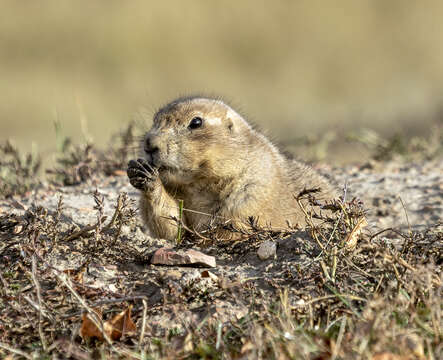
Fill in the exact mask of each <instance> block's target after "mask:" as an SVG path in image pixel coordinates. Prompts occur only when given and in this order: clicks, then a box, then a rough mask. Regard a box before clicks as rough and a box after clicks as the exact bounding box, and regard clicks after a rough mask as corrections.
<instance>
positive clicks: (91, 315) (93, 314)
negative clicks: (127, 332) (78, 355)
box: [53, 272, 116, 350]
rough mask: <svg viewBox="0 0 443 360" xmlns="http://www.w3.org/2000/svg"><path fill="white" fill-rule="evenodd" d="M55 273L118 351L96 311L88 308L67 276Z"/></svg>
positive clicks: (107, 340) (109, 343)
mask: <svg viewBox="0 0 443 360" xmlns="http://www.w3.org/2000/svg"><path fill="white" fill-rule="evenodd" d="M53 273H54V275H55V276H56V277H57V279H59V280H60V281H61V282H62V283H63V284H64V285H65V286H66V287H67V288H68V289H69V291H70V292H71V293H72V295H74V297H75V298H76V299H77V300H78V301H79V302H80V304H81V305H82V306H83V308H84V309H86V311H87V312H88V314H89V318H90V319H91V321H92V322H93V323H94V325H95V326H96V327H97V329H100V331H101V332H102V334H103V338H104V339H105V340H106V342H107V343H108V345H110V346H111V348H112V349H113V350H116V349H115V347H114V346H113V345H112V341H111V339H110V338H109V336H108V335H107V334H106V333H105V331H104V328H103V321H102V320H101V319H99V318H98V316H97V314H96V313H95V311H94V310H93V309H91V308H90V307H89V306H88V304H86V302H85V301H84V300H83V298H82V297H81V296H80V295H79V294H78V293H77V292H76V291H75V290H74V288H73V287H72V285H71V284H70V281H68V279H67V278H66V275H65V274H62V275H59V274H57V273H56V272H53Z"/></svg>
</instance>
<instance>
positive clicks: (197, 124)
mask: <svg viewBox="0 0 443 360" xmlns="http://www.w3.org/2000/svg"><path fill="white" fill-rule="evenodd" d="M202 125H203V119H202V118H201V117H199V116H196V117H195V118H193V119H192V120H191V122H190V123H189V126H188V128H189V129H191V130H193V129H197V128H199V127H200V126H202Z"/></svg>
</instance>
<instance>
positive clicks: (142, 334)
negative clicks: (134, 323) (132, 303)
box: [138, 299, 148, 350]
mask: <svg viewBox="0 0 443 360" xmlns="http://www.w3.org/2000/svg"><path fill="white" fill-rule="evenodd" d="M142 303H143V317H142V329H141V331H140V338H139V340H138V347H139V349H140V350H141V347H142V343H143V338H144V337H145V329H146V316H147V313H148V303H147V302H146V300H145V299H143V300H142Z"/></svg>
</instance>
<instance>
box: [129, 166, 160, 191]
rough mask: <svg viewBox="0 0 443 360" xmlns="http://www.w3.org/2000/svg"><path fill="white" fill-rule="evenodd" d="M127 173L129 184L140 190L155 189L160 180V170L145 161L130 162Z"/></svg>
mask: <svg viewBox="0 0 443 360" xmlns="http://www.w3.org/2000/svg"><path fill="white" fill-rule="evenodd" d="M126 172H127V174H128V178H129V182H130V183H131V185H132V186H133V187H135V188H136V189H138V190H142V191H145V190H150V189H153V187H154V185H155V183H156V182H157V180H158V170H157V169H156V168H154V167H152V166H151V165H149V163H148V162H147V161H146V160H144V159H137V160H130V161H129V163H128V170H127V171H126Z"/></svg>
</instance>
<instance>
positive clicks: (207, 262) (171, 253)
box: [151, 247, 216, 267]
mask: <svg viewBox="0 0 443 360" xmlns="http://www.w3.org/2000/svg"><path fill="white" fill-rule="evenodd" d="M151 264H154V265H194V266H202V267H215V266H216V262H215V257H213V256H209V255H206V254H203V253H202V252H200V251H197V250H193V249H189V250H186V251H177V250H174V249H171V248H167V247H163V248H160V249H158V250H157V251H155V253H154V254H153V255H152V258H151Z"/></svg>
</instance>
